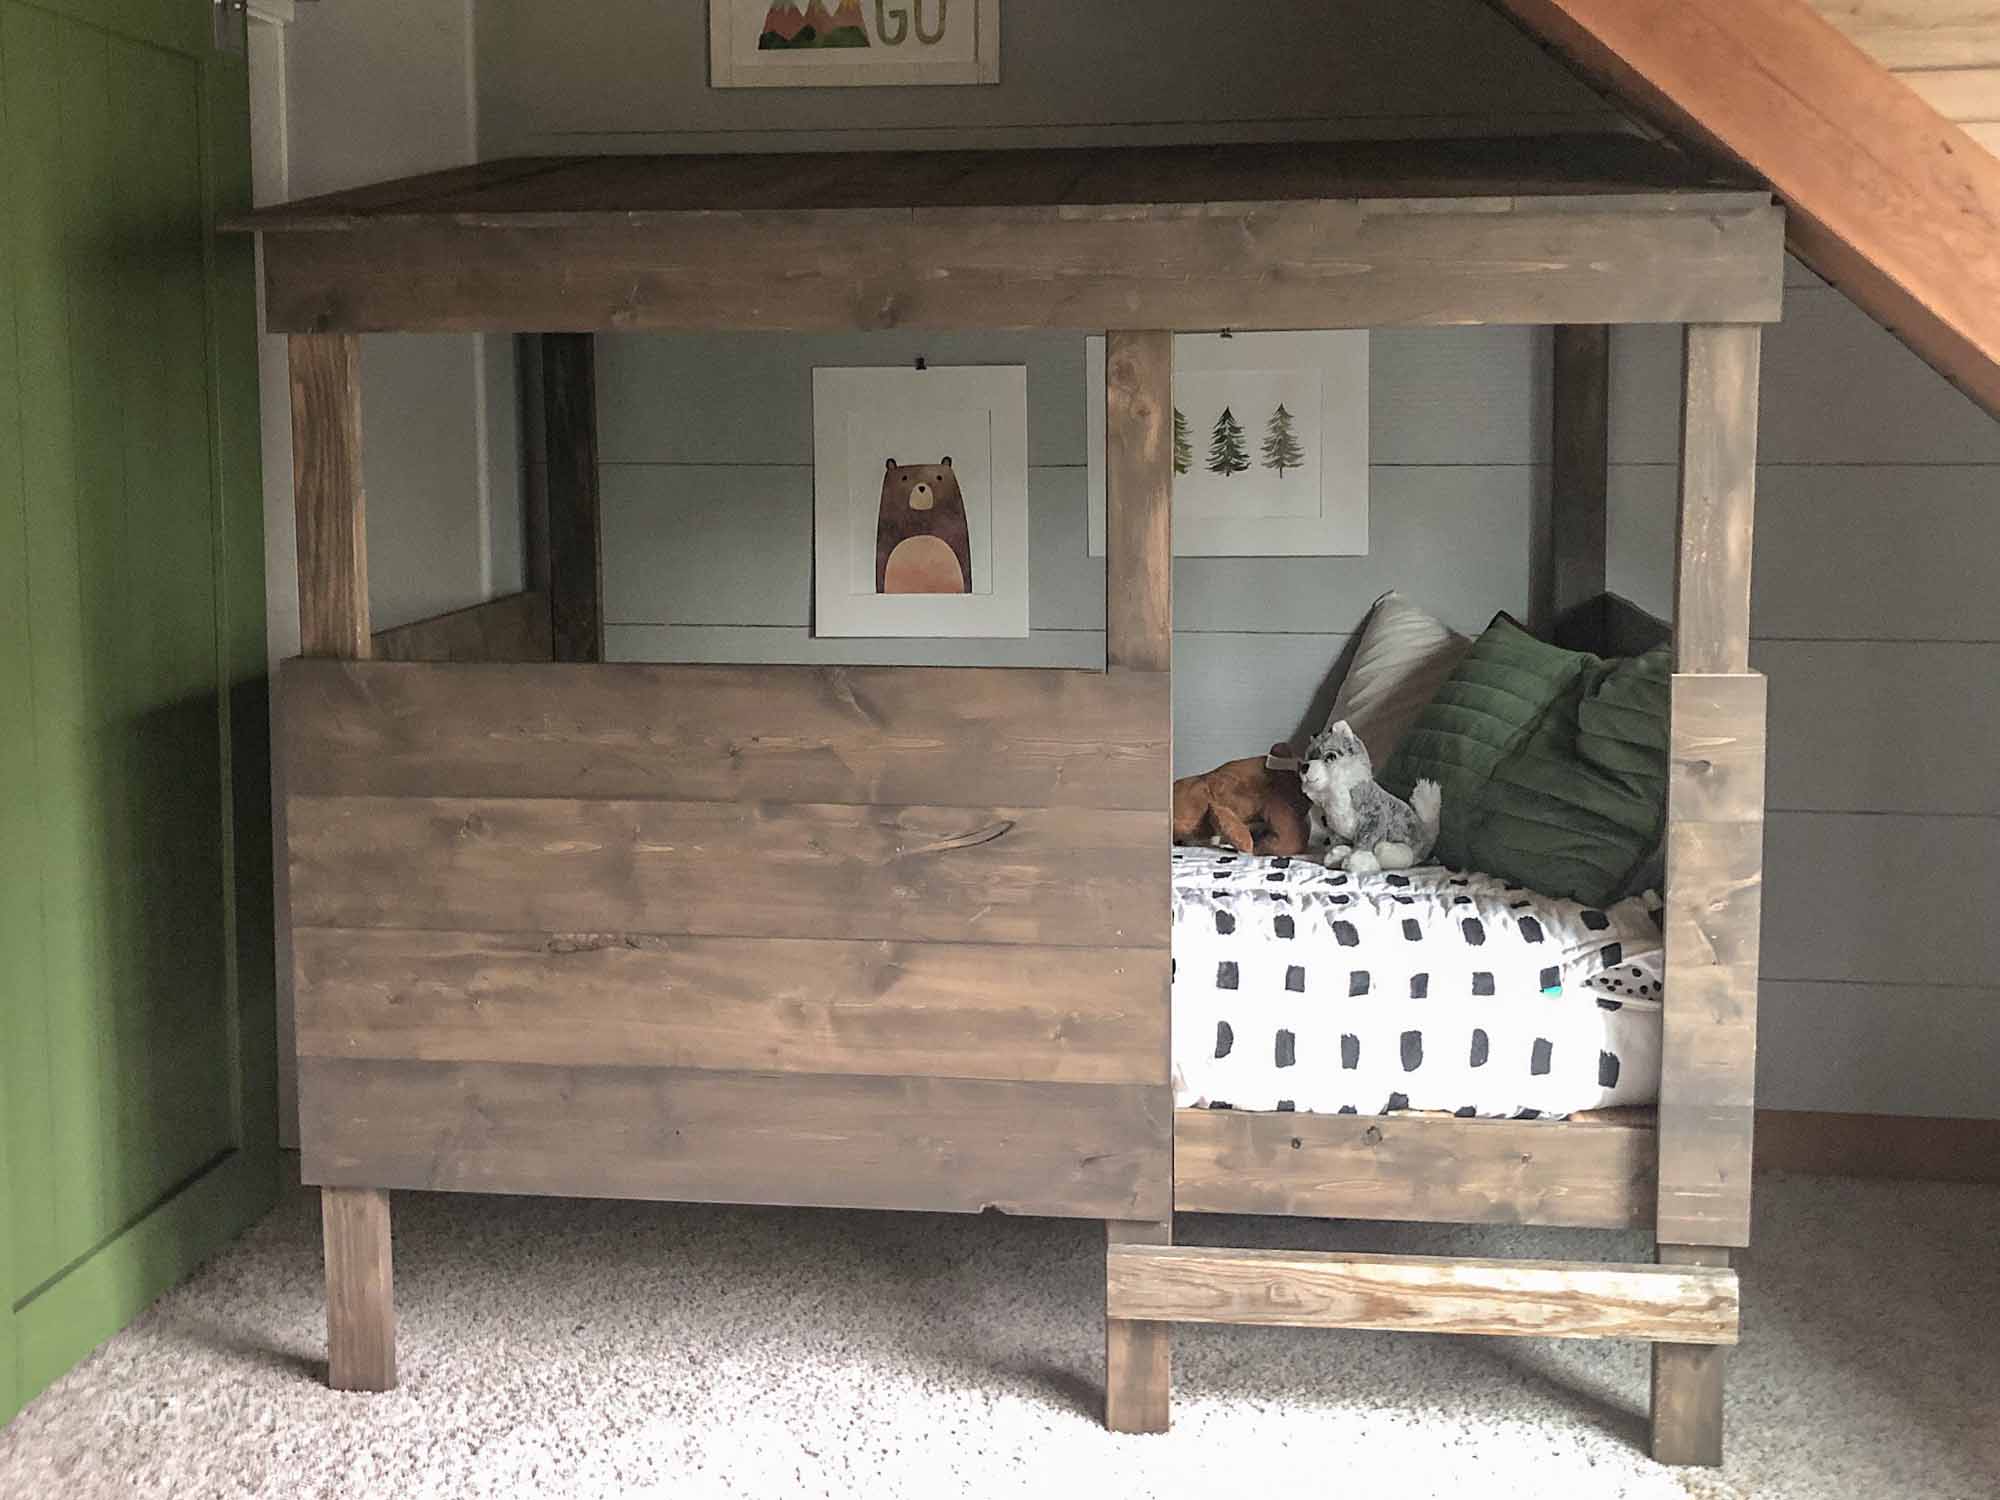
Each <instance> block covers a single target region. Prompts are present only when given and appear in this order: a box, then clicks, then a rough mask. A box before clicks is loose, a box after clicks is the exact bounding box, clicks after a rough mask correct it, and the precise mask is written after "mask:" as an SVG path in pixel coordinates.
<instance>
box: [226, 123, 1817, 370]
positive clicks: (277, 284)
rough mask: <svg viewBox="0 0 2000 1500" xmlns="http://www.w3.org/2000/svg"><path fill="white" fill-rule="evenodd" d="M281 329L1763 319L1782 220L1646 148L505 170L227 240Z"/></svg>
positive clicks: (1480, 143) (917, 157)
mask: <svg viewBox="0 0 2000 1500" xmlns="http://www.w3.org/2000/svg"><path fill="white" fill-rule="evenodd" d="M229 227H232V228H236V229H242V230H253V231H256V232H258V233H260V234H261V235H262V236H263V239H264V251H265V256H264V259H265V274H266V279H267V285H266V309H267V321H268V324H269V326H270V328H271V329H272V331H274V332H280V331H282V332H315V333H318V332H343V333H378V332H395V331H408V332H472V331H481V330H484V331H490V332H529V333H536V332H576V333H588V332H598V331H609V330H618V331H650V332H694V331H716V330H727V329H759V330H766V331H774V332H775V331H783V332H822V331H849V330H856V329H890V328H895V329H949V328H993V329H1037V328H1065V329H1090V330H1104V329H1115V328H1130V327H1158V328H1161V329H1165V330H1198V329H1212V328H1235V329H1246V330H1247V329H1256V328H1341V327H1381V326H1391V325H1395V324H1464V323H1677V322H1768V321H1770V320H1772V319H1774V318H1776V317H1777V316H1778V313H1779V310H1780V305H1781V301H1782V296H1783V264H1782V255H1781V242H1782V237H1783V227H1782V216H1781V215H1780V213H1779V211H1778V210H1777V208H1776V207H1775V206H1774V205H1773V204H1772V202H1771V200H1770V195H1769V193H1768V192H1767V191H1765V190H1764V189H1762V188H1760V187H1746V186H1744V185H1743V184H1742V183H1741V182H1738V181H1734V180H1729V179H1726V178H1717V177H1715V176H1714V175H1713V174H1711V173H1710V172H1709V171H1708V170H1707V169H1705V168H1703V167H1701V166H1698V165H1696V164H1694V163H1692V162H1690V161H1689V159H1688V158H1687V157H1685V156H1683V155H1681V154H1679V153H1677V152H1675V151H1672V150H1670V149H1667V148H1665V147H1662V146H1660V145H1658V144H1656V143H1654V142H1651V141H1647V140H1644V139H1641V138H1639V137H1635V136H1605V137H1597V136H1567V137H1562V138H1559V139H1529V140H1506V141H1491V140H1448V141H1428V142H1415V143H1412V142H1358V143H1357V142H1345V143H1310V144H1279V145H1269V144H1265V145H1230V146H1189V147H1177V148H1122V147H1121V148H1096V149H1086V150H1046V151H945V152H857V153H822V154H814V155H800V154H792V155H755V154H745V155H733V156H667V157H644V156H612V157H579V158H574V159H561V158H557V159H553V160H551V159H548V158H542V159H530V160H523V161H518V162H493V163H488V164H486V165H484V166H481V167H477V168H470V169H461V170H460V171H458V172H454V173H440V174H433V175H431V176H427V177H420V178H410V179H406V180H404V181H402V182H400V183H382V184H376V185H374V186H371V187H367V188H363V189H360V190H357V191H355V192H350V193H336V194H332V195H330V196H327V197H324V198H316V199H308V200H305V201H303V202H299V203H293V204H284V205H280V206H278V207H275V208H269V209H264V210H260V211H258V212H256V213H253V214H250V215H247V216H245V217H243V218H241V219H238V220H235V221H233V222H232V224H231V225H230V226H229Z"/></svg>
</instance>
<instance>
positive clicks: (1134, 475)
mask: <svg viewBox="0 0 2000 1500" xmlns="http://www.w3.org/2000/svg"><path fill="white" fill-rule="evenodd" d="M1173 366H1174V340H1173V335H1172V334H1171V333H1117V332H1113V333H1110V334H1107V335H1106V337H1105V341H1104V403H1105V413H1104V415H1105V422H1104V526H1105V530H1104V535H1105V546H1104V661H1105V665H1106V667H1108V668H1109V669H1110V670H1112V671H1134V672H1169V673H1170V672H1171V671H1172V670H1173V657H1174V608H1173V588H1174V550H1173V535H1172V525H1173V522H1172V515H1173V511H1172V506H1173V483H1174V444H1173V438H1174V420H1173V413H1174V397H1173ZM1170 733H1171V728H1170ZM1170 743H1171V740H1170ZM1161 833H1162V836H1163V837H1164V836H1165V834H1166V829H1165V828H1162V830H1161ZM1162 899H1164V893H1163V897H1162ZM1160 969H1161V974H1160V1003H1161V1004H1162V1005H1167V1004H1170V1003H1171V1000H1170V997H1169V987H1170V978H1169V974H1168V972H1167V963H1166V955H1165V954H1164V953H1162V954H1161V955H1160ZM1171 1067H1172V1063H1171V1060H1170V1059H1169V1057H1168V1056H1167V1055H1166V1053H1165V1052H1164V1051H1163V1052H1162V1054H1161V1057H1160V1074H1159V1081H1160V1084H1161V1086H1162V1087H1163V1088H1164V1087H1165V1085H1166V1084H1167V1081H1168V1078H1169V1075H1170V1070H1171ZM1104 1229H1105V1246H1106V1250H1107V1252H1108V1251H1109V1248H1110V1247H1111V1246H1113V1245H1165V1244H1170V1243H1172V1240H1173V1224H1172V1222H1171V1220H1169V1221H1167V1222H1164V1223H1150V1222H1131V1221H1123V1220H1108V1221H1106V1223H1105V1226H1104ZM1171 1332H1172V1325H1170V1324H1167V1323H1157V1322H1150V1321H1142V1320H1137V1319H1129V1318H1113V1317H1109V1316H1107V1317H1106V1318H1105V1320H1104V1425H1105V1426H1106V1427H1109V1428H1110V1429H1111V1430H1112V1431H1113V1432H1165V1431H1166V1430H1167V1422H1168V1416H1169V1395H1170V1389H1171V1382H1172V1375H1171V1369H1170V1358H1169V1355H1170V1338H1171Z"/></svg>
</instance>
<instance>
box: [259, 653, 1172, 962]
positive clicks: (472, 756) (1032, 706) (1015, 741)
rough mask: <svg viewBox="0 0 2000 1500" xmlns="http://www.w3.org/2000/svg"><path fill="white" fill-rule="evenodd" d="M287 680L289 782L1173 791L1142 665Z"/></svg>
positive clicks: (691, 795)
mask: <svg viewBox="0 0 2000 1500" xmlns="http://www.w3.org/2000/svg"><path fill="white" fill-rule="evenodd" d="M282 691H283V693H284V702H285V714H284V724H285V740H286V751H287V753H286V777H287V786H288V787H289V788H290V789H291V791H292V792H294V793H295V794H306V795H370V796H405V797H425V796H460V797H465V796H476V797H591V798H634V799H638V798H670V799H695V800H733V801H741V802H764V801H782V802H822V803H869V804H875V805H894V804H905V803H929V804H934V805H952V804H955V803H957V802H959V801H961V800H963V799H965V798H967V797H968V796H970V797H971V798H974V799H977V800H978V801H980V802H996V803H1004V804H1006V805H1008V806H1014V807H1071V808H1114V809H1123V810H1128V811H1155V812H1158V813H1160V814H1161V815H1162V816H1164V813H1165V809H1166V806H1167V801H1168V797H1169V793H1170V780H1171V778H1170V775H1169V772H1168V762H1167V753H1168V752H1167V739H1168V734H1169V720H1168V713H1169V709H1168V693H1169V687H1168V684H1166V683H1165V682H1164V681H1161V680H1160V679H1159V678H1158V677H1157V676H1154V675H1152V674H1146V673H1123V672H1114V673H1108V674H1107V673H1086V672H1072V671H1059V670H1039V669H1022V670H993V669H985V668H937V669H926V670H923V671H910V670H907V669H898V668H814V667H791V668H787V667H756V668H750V667H727V666H714V667H689V666H640V665H636V664H630V663H624V664H616V665H611V666H601V667H600V666H586V665H577V664H569V663H565V664H562V665H557V666H547V667H536V666H520V667H508V666H470V665H465V664H456V665H452V666H448V667H426V666H417V665H394V666H379V665H363V664H355V663H346V662H317V661H315V662H305V661H297V662H289V663H287V664H286V665H285V667H284V672H283V680H282ZM475 925H477V924H475Z"/></svg>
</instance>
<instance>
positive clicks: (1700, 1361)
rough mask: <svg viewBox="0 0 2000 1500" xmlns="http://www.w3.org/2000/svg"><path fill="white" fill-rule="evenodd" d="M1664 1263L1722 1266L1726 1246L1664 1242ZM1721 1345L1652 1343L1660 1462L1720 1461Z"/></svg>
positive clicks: (1726, 1259) (1725, 1262)
mask: <svg viewBox="0 0 2000 1500" xmlns="http://www.w3.org/2000/svg"><path fill="white" fill-rule="evenodd" d="M1659 1260H1660V1264H1661V1265H1663V1266H1726V1265H1728V1264H1729V1252H1728V1251H1727V1250H1720V1249H1713V1248H1710V1247H1708V1246H1702V1245H1662V1246H1660V1248H1659ZM1723 1355H1724V1350H1723V1349H1722V1347H1721V1346H1720V1345H1713V1344H1655V1345H1653V1413H1652V1417H1653V1458H1654V1460H1655V1461H1656V1462H1659V1463H1663V1464H1675V1465H1688V1466H1700V1467H1703V1468H1710V1469H1713V1468H1719V1467H1720V1466H1721V1464H1722V1372H1723Z"/></svg>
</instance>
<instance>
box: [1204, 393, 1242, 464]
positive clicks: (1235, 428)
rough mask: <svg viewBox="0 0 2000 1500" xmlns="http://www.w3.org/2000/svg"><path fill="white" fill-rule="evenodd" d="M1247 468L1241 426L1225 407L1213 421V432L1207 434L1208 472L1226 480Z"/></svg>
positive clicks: (1232, 413)
mask: <svg viewBox="0 0 2000 1500" xmlns="http://www.w3.org/2000/svg"><path fill="white" fill-rule="evenodd" d="M1249 467H1250V455H1249V454H1248V453H1246V452H1245V451H1244V449H1243V424H1242V423H1240V422H1238V421H1237V420H1236V414H1235V413H1234V412H1232V411H1231V410H1230V409H1229V408H1228V407H1226V406H1225V407H1223V408H1222V415H1221V416H1219V417H1217V418H1216V419H1215V430H1214V432H1212V433H1210V434H1209V439H1208V472H1209V473H1211V474H1220V475H1221V476H1222V477H1223V478H1224V479H1227V478H1229V477H1230V476H1231V475H1232V474H1241V473H1242V472H1243V471H1244V470H1245V469H1247V468H1249Z"/></svg>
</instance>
